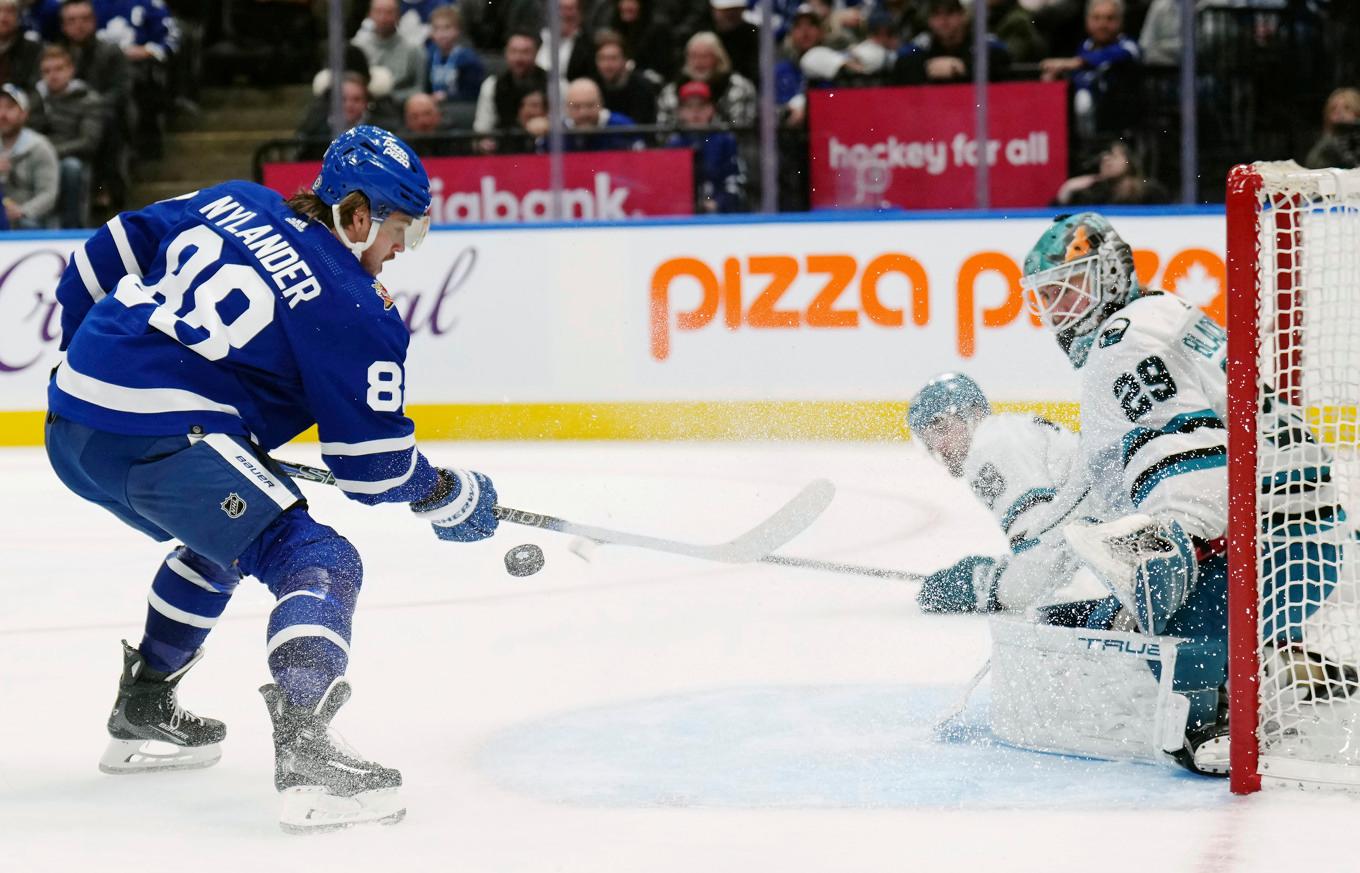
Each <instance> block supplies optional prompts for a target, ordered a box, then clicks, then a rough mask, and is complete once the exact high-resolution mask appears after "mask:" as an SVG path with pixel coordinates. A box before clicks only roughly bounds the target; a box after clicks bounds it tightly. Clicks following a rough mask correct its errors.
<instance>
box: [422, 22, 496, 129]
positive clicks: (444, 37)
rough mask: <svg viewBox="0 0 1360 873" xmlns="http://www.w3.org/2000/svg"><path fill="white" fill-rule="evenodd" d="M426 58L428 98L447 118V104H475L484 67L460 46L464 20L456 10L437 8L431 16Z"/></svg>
mask: <svg viewBox="0 0 1360 873" xmlns="http://www.w3.org/2000/svg"><path fill="white" fill-rule="evenodd" d="M425 58H426V72H425V81H426V83H427V84H428V86H429V89H430V95H431V96H432V97H434V100H435V102H436V103H438V104H439V105H440V108H441V109H443V110H445V115H446V116H447V114H448V112H447V107H448V106H449V105H450V104H453V103H476V102H477V93H478V91H480V90H481V87H482V80H483V79H485V78H486V67H485V66H484V65H483V64H482V56H481V55H479V54H478V53H477V50H476V49H474V48H472V47H471V46H469V45H466V44H464V43H463V19H462V16H460V15H459V14H458V9H457V7H454V6H440V7H438V8H437V9H435V10H434V11H433V12H431V13H430V41H429V44H428V45H427V46H426V47H425Z"/></svg>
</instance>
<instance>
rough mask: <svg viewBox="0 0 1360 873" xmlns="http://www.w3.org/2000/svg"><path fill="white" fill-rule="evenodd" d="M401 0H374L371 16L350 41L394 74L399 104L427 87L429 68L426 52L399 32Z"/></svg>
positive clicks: (394, 94)
mask: <svg viewBox="0 0 1360 873" xmlns="http://www.w3.org/2000/svg"><path fill="white" fill-rule="evenodd" d="M397 12H398V8H397V0H370V2H369V5H368V19H367V20H366V21H365V22H364V26H363V27H360V28H359V32H358V33H357V34H355V35H354V39H352V40H350V42H351V43H352V44H353V45H355V46H358V48H359V50H360V51H362V52H363V53H364V56H365V57H366V58H368V65H369V70H370V76H371V75H372V68H373V67H382V68H383V69H385V70H387V71H388V72H389V73H391V74H392V99H394V100H395V101H396V102H397V103H398V104H399V105H400V104H404V103H405V102H406V98H407V97H410V96H411V95H412V94H415V93H416V92H418V91H424V90H425V74H426V72H427V65H426V57H425V52H424V51H423V50H422V49H421V48H420V46H418V45H413V44H412V43H410V42H407V41H406V38H405V37H403V36H402V35H401V34H400V33H398V32H397Z"/></svg>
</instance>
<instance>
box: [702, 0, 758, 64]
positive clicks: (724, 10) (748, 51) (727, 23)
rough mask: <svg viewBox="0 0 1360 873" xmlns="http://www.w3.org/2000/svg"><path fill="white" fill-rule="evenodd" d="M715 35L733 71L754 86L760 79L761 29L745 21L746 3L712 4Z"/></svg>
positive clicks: (724, 0)
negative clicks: (730, 62)
mask: <svg viewBox="0 0 1360 873" xmlns="http://www.w3.org/2000/svg"><path fill="white" fill-rule="evenodd" d="M708 8H709V14H710V15H711V16H712V20H713V33H715V34H717V35H718V40H719V41H720V42H722V45H723V48H724V49H726V50H727V57H728V58H729V59H731V61H732V69H733V70H736V71H737V72H738V73H740V74H741V75H743V76H745V77H746V78H747V79H749V80H750V81H752V82H755V81H756V80H757V79H759V78H760V29H759V28H758V27H756V26H755V25H754V24H752V23H751V22H749V21H747V20H746V19H745V17H744V15H745V13H746V0H708Z"/></svg>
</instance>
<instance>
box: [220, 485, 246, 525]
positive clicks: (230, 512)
mask: <svg viewBox="0 0 1360 873" xmlns="http://www.w3.org/2000/svg"><path fill="white" fill-rule="evenodd" d="M222 511H223V512H225V513H226V514H227V518H240V517H241V516H243V515H245V513H246V502H245V500H243V499H241V495H239V494H237V493H236V492H235V491H233V492H231V493H230V494H228V495H227V499H226V500H223V501H222Z"/></svg>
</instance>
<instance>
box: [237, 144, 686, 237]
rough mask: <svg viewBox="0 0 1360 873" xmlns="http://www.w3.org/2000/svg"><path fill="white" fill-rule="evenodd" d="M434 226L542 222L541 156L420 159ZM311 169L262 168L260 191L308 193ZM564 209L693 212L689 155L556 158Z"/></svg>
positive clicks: (604, 216) (545, 198)
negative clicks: (305, 190)
mask: <svg viewBox="0 0 1360 873" xmlns="http://www.w3.org/2000/svg"><path fill="white" fill-rule="evenodd" d="M422 163H424V165H425V170H426V171H427V172H428V173H429V174H430V193H431V200H430V218H431V219H432V220H433V222H434V223H435V224H495V223H502V222H533V221H548V220H550V219H551V218H552V191H551V188H550V183H549V181H548V180H549V167H548V157H547V155H499V156H489V157H480V158H427V159H425V160H424V161H423V162H422ZM320 169H321V164H320V163H318V162H303V163H279V164H265V165H264V184H265V185H267V186H268V187H270V188H273V189H274V190H275V191H278V192H279V193H280V194H283V195H284V196H287V195H289V194H292V193H293V192H294V191H296V190H297V189H298V188H310V187H311V185H312V180H314V179H315V178H316V174H317V171H318V170H320ZM562 174H563V187H564V190H563V192H562V198H563V209H564V211H565V212H566V217H567V218H570V219H585V220H596V221H601V220H603V221H610V220H621V219H626V218H633V217H637V216H648V215H690V214H692V213H693V212H694V163H693V153H692V152H690V151H689V150H688V149H650V150H647V151H615V152H582V153H571V154H566V155H563V157H562Z"/></svg>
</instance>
